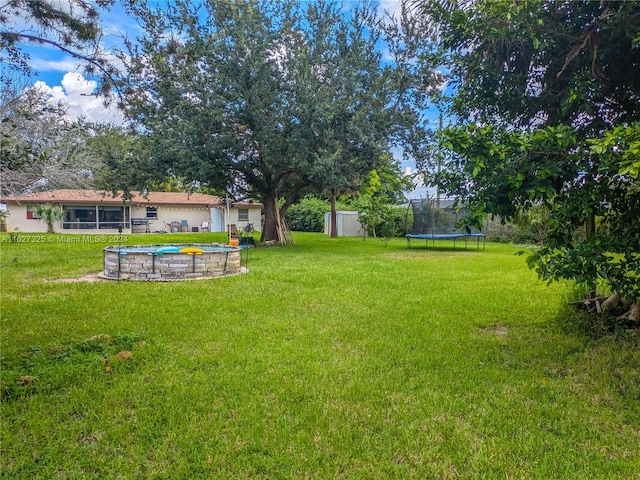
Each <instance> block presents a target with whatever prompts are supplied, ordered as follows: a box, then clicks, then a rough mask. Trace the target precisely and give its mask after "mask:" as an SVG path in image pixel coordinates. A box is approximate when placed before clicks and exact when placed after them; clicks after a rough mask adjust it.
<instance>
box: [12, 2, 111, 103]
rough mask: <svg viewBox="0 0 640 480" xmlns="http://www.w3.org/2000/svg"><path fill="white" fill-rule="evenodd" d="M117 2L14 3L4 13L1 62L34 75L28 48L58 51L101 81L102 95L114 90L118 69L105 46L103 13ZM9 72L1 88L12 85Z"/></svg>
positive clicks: (26, 73) (13, 68) (15, 69)
mask: <svg viewBox="0 0 640 480" xmlns="http://www.w3.org/2000/svg"><path fill="white" fill-rule="evenodd" d="M113 3H114V0H94V1H91V2H89V1H85V0H69V1H66V2H56V1H52V0H39V1H31V0H11V1H9V2H3V5H2V11H1V12H0V62H2V63H3V64H6V65H10V67H11V70H12V71H14V72H15V71H18V72H20V73H21V74H22V75H26V76H27V77H29V76H30V75H31V66H30V64H29V63H30V62H29V60H30V58H29V55H28V54H27V53H25V51H24V46H25V45H42V46H45V47H49V48H54V49H57V50H59V51H61V52H64V53H67V54H69V55H71V56H73V57H75V58H76V59H78V60H80V61H81V62H82V63H83V65H84V69H85V71H86V72H87V73H89V74H96V75H97V76H98V77H99V78H100V79H101V80H102V82H101V86H100V89H101V92H102V93H106V92H108V91H109V90H110V89H111V88H112V87H113V86H114V79H115V75H116V72H117V69H116V67H115V65H114V63H113V61H111V59H110V58H109V57H108V55H106V54H105V52H104V48H103V46H102V45H101V32H102V28H101V25H100V16H99V9H101V8H102V9H108V8H109V7H110V6H111V5H112V4H113ZM8 72H9V70H2V71H0V84H2V83H4V82H7V81H10V79H11V77H10V75H9V76H7V74H8Z"/></svg>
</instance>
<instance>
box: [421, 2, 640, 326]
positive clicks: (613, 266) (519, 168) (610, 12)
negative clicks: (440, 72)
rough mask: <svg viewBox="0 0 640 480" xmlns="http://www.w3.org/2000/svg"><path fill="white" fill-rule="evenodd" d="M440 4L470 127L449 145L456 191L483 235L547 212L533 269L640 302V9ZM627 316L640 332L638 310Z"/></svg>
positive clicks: (446, 54)
mask: <svg viewBox="0 0 640 480" xmlns="http://www.w3.org/2000/svg"><path fill="white" fill-rule="evenodd" d="M429 6H430V11H431V12H432V15H433V18H434V20H435V21H437V22H438V23H439V24H440V28H441V31H440V35H441V40H442V50H441V52H440V54H441V55H440V56H439V57H438V60H439V61H442V62H444V63H445V64H446V66H447V67H448V68H449V69H450V71H451V76H452V81H453V83H454V85H455V87H456V89H455V93H454V94H453V96H452V97H451V98H449V99H445V100H449V101H450V103H449V114H450V115H452V116H455V117H457V118H458V119H459V121H460V122H459V125H457V126H454V127H451V128H449V129H446V130H445V132H444V135H443V137H442V138H443V140H442V144H441V145H443V146H444V147H446V148H447V149H448V151H449V152H450V156H449V158H450V161H449V163H448V168H447V169H446V170H445V171H444V172H443V174H442V175H440V176H439V182H440V184H441V185H442V187H443V188H444V189H445V190H446V191H447V192H448V193H449V194H451V195H457V196H459V197H460V198H461V200H462V201H463V202H465V203H466V204H468V205H469V206H470V207H471V208H472V210H473V212H474V214H473V215H472V216H471V217H470V218H469V219H468V221H469V222H470V223H475V224H476V225H478V226H480V225H481V223H480V220H481V218H482V217H483V216H484V215H486V214H491V215H499V216H500V217H501V218H503V219H505V220H511V219H513V218H514V216H516V215H517V214H521V213H522V212H523V211H526V210H527V209H530V208H539V206H541V205H543V206H545V207H546V208H548V209H549V223H548V226H549V230H548V237H547V242H546V244H545V246H544V247H543V248H541V249H539V250H538V251H537V252H535V253H534V254H533V255H532V256H531V257H530V258H529V264H530V266H532V267H535V268H536V269H537V270H538V272H539V274H540V275H541V276H542V277H543V278H545V279H548V280H557V279H561V278H563V279H571V280H575V281H576V282H578V283H583V284H586V285H588V286H590V287H592V288H593V287H595V286H596V285H597V284H599V283H604V284H605V285H607V286H608V287H611V288H612V289H613V290H614V291H616V292H619V293H620V294H621V296H623V297H627V298H628V299H629V300H631V301H632V302H638V300H639V299H640V282H639V280H638V279H639V278H640V254H639V253H638V252H640V223H638V221H637V219H638V218H640V196H639V192H640V183H639V176H638V172H639V171H640V166H639V154H640V144H639V143H638V139H639V138H640V124H638V123H637V119H638V118H640V102H639V101H638V98H640V74H639V72H640V3H639V2H637V1H627V2H600V1H573V2H555V1H549V0H527V1H523V2H506V1H505V2H464V3H463V4H462V6H456V5H455V4H453V3H450V2H430V3H429ZM445 7H446V8H445ZM627 318H633V319H634V320H640V318H639V316H638V308H637V306H633V307H632V308H631V309H630V310H629V312H628V313H627Z"/></svg>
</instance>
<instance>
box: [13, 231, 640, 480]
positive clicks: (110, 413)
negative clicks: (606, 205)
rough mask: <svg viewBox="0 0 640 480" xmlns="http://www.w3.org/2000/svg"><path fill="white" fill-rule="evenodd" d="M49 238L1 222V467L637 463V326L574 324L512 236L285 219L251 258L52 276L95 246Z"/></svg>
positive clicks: (534, 467) (563, 472) (556, 288)
mask: <svg viewBox="0 0 640 480" xmlns="http://www.w3.org/2000/svg"><path fill="white" fill-rule="evenodd" d="M24 236H28V235H26V234H24ZM44 238H45V240H46V241H45V242H44V243H31V242H23V243H10V242H9V241H8V237H7V236H2V237H0V241H1V242H2V243H0V251H1V256H0V264H1V265H2V266H1V268H0V279H1V282H2V283H1V285H0V286H1V289H2V290H1V291H2V302H1V331H0V333H1V347H2V350H1V371H0V377H1V380H2V382H3V383H2V386H1V389H2V399H1V402H0V409H1V410H0V412H1V427H0V428H1V430H0V431H1V438H0V476H2V478H24V479H38V478H41V479H51V478H64V479H75V478H77V479H84V478H108V479H130V478H139V479H147V478H157V479H186V478H221V479H227V478H228V479H251V478H263V479H303V478H308V479H389V478H397V479H414V478H415V479H418V478H419V479H429V478H434V479H447V478H473V479H476V478H488V479H494V478H502V479H510V478H514V479H515V478H523V479H533V478H539V479H552V478H558V479H585V478H589V479H598V478H599V479H616V478H620V479H632V478H640V455H639V454H638V452H639V446H640V333H626V334H625V333H622V334H618V335H615V336H613V335H610V336H599V337H594V336H592V335H587V334H585V333H581V332H580V331H579V329H577V328H566V327H565V326H564V324H563V322H562V321H560V320H559V317H560V315H562V314H563V312H564V313H565V314H566V311H564V309H563V306H562V305H563V304H564V303H566V301H567V298H568V295H569V292H570V288H569V287H568V286H565V285H562V284H555V285H552V286H551V287H546V286H545V285H544V284H542V283H540V282H539V281H538V279H537V277H536V275H535V273H534V272H532V271H530V270H528V269H527V268H526V265H525V261H524V258H523V257H519V256H515V255H514V253H515V252H516V251H517V249H516V248H515V247H513V246H510V245H498V244H487V247H486V250H484V251H483V250H482V249H480V250H476V249H475V246H474V247H473V248H471V247H470V248H469V249H468V250H465V249H464V248H460V244H458V248H457V249H455V250H454V249H453V248H451V247H450V246H449V245H448V244H447V243H446V242H440V243H437V244H436V249H433V248H430V249H424V248H423V247H422V246H421V247H418V243H419V242H418V243H416V244H415V245H414V246H412V248H411V249H407V247H406V242H405V241H404V240H403V239H397V240H392V241H391V242H390V243H389V244H388V245H387V246H385V245H384V243H383V242H381V241H380V240H376V239H368V240H367V241H365V242H363V241H362V240H361V239H357V238H342V239H333V240H332V239H329V238H327V237H326V236H323V235H321V234H297V235H295V239H296V244H295V245H292V246H286V247H270V248H257V249H252V250H251V251H250V257H249V269H250V272H249V274H248V275H241V276H236V277H228V278H221V279H215V280H204V281H186V282H173V283H151V282H149V283H146V282H137V283H136V282H119V283H118V282H113V281H110V282H97V283H60V282H57V281H55V280H57V279H59V278H63V277H81V276H83V275H84V274H87V273H96V272H98V271H100V270H101V266H102V247H103V246H104V245H105V244H103V243H99V242H93V241H91V242H82V243H66V242H63V241H62V240H63V239H65V238H67V239H69V240H74V239H77V238H78V237H77V236H68V237H63V236H60V235H51V236H45V237H44ZM92 238H95V237H92ZM222 240H224V237H223V236H220V235H219V234H171V235H169V234H167V235H129V236H128V243H131V244H135V243H138V244H141V243H159V242H171V241H186V242H208V241H222ZM100 335H102V336H100ZM92 337H94V338H93V339H92ZM123 351H129V352H131V353H132V358H130V359H123V360H119V359H118V358H116V355H117V354H118V353H120V352H123ZM105 355H106V363H105ZM107 367H108V368H107ZM107 370H110V371H109V372H107Z"/></svg>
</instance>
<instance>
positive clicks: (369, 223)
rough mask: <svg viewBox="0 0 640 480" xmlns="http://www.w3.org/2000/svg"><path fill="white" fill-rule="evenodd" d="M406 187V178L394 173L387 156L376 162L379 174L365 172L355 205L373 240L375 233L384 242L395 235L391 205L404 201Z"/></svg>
mask: <svg viewBox="0 0 640 480" xmlns="http://www.w3.org/2000/svg"><path fill="white" fill-rule="evenodd" d="M410 184H411V180H410V179H409V178H407V177H403V176H401V175H399V173H398V172H396V171H395V165H394V162H393V160H392V157H391V155H387V156H386V157H385V159H384V161H382V162H381V163H380V171H378V170H372V171H371V172H370V173H369V175H368V176H367V178H366V181H365V183H364V185H363V188H362V192H361V194H360V196H359V197H358V199H357V201H356V205H357V207H358V219H359V220H360V223H361V224H362V225H363V226H364V227H365V229H366V230H367V231H368V232H369V233H370V234H371V235H372V236H373V237H376V236H377V235H378V233H379V234H380V235H382V236H383V237H384V238H385V239H386V240H387V241H388V239H389V238H391V237H394V236H396V235H397V233H398V232H397V225H396V221H395V216H394V207H393V205H397V204H398V203H400V202H401V201H404V196H403V193H404V192H406V191H408V190H409V188H410V187H409V186H410Z"/></svg>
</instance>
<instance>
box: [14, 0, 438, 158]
mask: <svg viewBox="0 0 640 480" xmlns="http://www.w3.org/2000/svg"><path fill="white" fill-rule="evenodd" d="M53 1H58V2H64V1H65V0H53ZM400 1H401V0H381V1H379V4H380V5H379V8H380V9H381V10H382V9H384V10H386V11H388V12H394V11H398V10H399V9H400ZM158 3H161V1H159V2H158ZM354 3H356V0H354V1H351V2H347V3H346V5H347V6H349V5H353V4H354ZM100 14H101V15H100V18H101V22H102V27H103V37H102V39H101V44H102V45H103V47H104V50H105V51H106V52H109V51H111V50H112V49H113V48H114V47H115V48H121V47H122V45H123V38H124V37H129V38H135V37H136V36H138V35H139V34H140V33H141V29H140V27H139V25H138V24H137V21H136V19H135V18H133V17H131V16H128V15H127V14H126V13H125V11H124V9H123V8H122V7H121V6H120V5H118V4H116V5H114V6H113V7H112V8H111V9H110V10H108V11H101V12H100ZM25 51H27V52H28V53H29V54H30V65H31V67H32V69H33V72H34V79H33V80H34V82H36V81H37V82H39V86H40V87H41V88H43V89H45V90H46V91H47V92H49V93H50V94H51V96H52V97H53V98H54V99H56V100H64V101H65V102H66V103H67V104H68V106H69V110H68V115H69V116H70V117H73V118H77V117H85V118H86V119H87V120H90V121H96V122H111V123H121V122H122V121H123V118H122V115H121V114H120V112H118V111H117V109H116V108H115V107H114V106H110V107H105V106H104V104H103V101H102V99H101V98H98V97H96V96H94V95H91V94H92V92H93V91H94V89H95V87H96V83H95V81H94V80H92V79H90V78H85V76H84V75H83V72H82V68H81V66H80V65H79V62H78V61H77V60H76V59H74V58H73V57H71V56H70V55H67V54H64V53H63V52H61V51H59V50H56V49H54V48H52V47H47V46H29V47H26V48H25ZM426 115H427V117H428V118H429V120H430V121H431V122H432V123H433V125H434V126H436V125H437V124H438V115H439V112H438V110H437V109H436V108H435V107H433V108H431V109H429V110H427V112H426ZM402 168H403V169H406V168H410V169H413V168H414V165H412V164H411V163H410V162H403V164H402Z"/></svg>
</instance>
